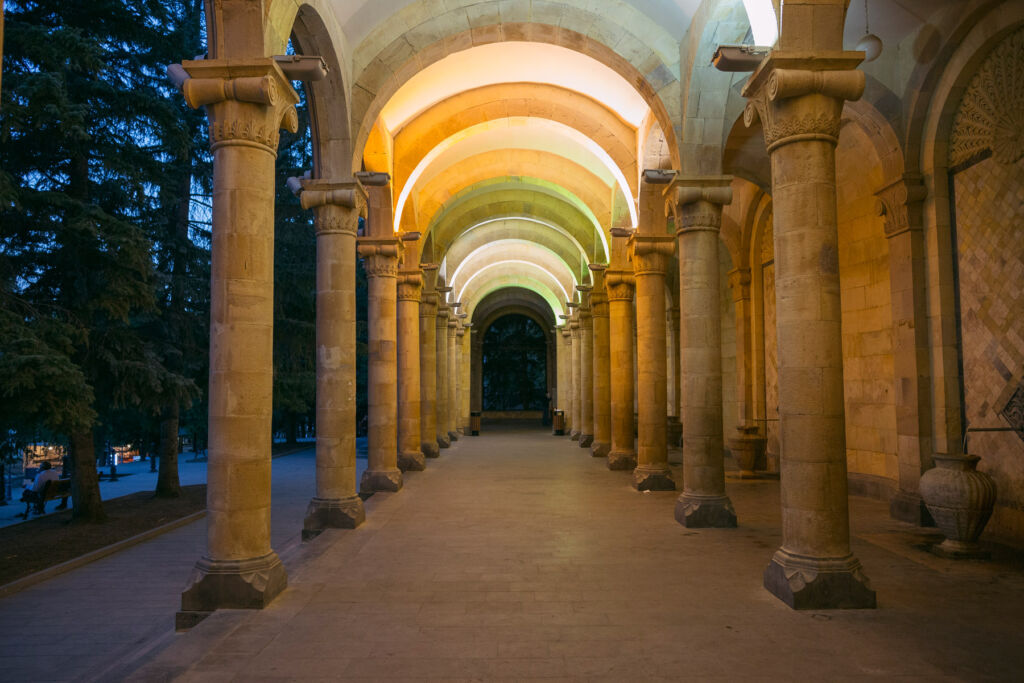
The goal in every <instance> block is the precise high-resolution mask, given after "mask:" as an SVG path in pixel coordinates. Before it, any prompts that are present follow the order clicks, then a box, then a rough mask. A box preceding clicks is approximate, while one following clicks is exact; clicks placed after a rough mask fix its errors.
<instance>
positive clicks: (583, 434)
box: [577, 285, 594, 448]
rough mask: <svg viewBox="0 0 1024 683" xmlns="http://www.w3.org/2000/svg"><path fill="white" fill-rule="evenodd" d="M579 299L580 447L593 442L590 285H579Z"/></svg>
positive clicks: (592, 350)
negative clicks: (580, 302)
mask: <svg viewBox="0 0 1024 683" xmlns="http://www.w3.org/2000/svg"><path fill="white" fill-rule="evenodd" d="M577 289H578V290H580V299H581V300H582V301H583V303H582V304H581V305H580V308H579V320H580V443H579V445H580V448H589V447H590V444H592V443H594V318H593V316H592V315H591V313H590V287H589V286H587V285H579V286H578V287H577Z"/></svg>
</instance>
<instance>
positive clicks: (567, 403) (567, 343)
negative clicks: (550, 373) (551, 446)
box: [558, 318, 575, 435]
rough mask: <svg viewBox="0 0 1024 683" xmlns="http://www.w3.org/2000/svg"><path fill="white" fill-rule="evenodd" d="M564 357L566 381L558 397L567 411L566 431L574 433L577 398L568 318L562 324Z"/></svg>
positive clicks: (569, 433) (563, 408)
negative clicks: (573, 381)
mask: <svg viewBox="0 0 1024 683" xmlns="http://www.w3.org/2000/svg"><path fill="white" fill-rule="evenodd" d="M561 334H562V359H563V360H564V361H565V370H564V372H565V377H564V379H565V381H564V383H563V384H562V385H561V386H562V388H561V389H559V393H558V399H559V401H561V403H562V405H561V408H562V410H564V411H565V433H566V434H568V435H571V434H572V431H573V429H574V428H575V422H573V415H574V411H575V399H574V397H573V393H572V390H573V386H572V377H573V372H572V368H573V362H572V330H571V329H570V321H569V319H568V318H566V320H565V324H564V325H563V326H562V330H561Z"/></svg>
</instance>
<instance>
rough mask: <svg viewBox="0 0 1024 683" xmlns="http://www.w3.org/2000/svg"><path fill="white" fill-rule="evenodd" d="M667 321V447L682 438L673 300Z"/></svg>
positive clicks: (670, 446) (675, 314) (677, 333)
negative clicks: (668, 327) (668, 380)
mask: <svg viewBox="0 0 1024 683" xmlns="http://www.w3.org/2000/svg"><path fill="white" fill-rule="evenodd" d="M666 303H667V302H666ZM667 323H668V324H669V325H671V330H670V331H669V332H670V333H669V335H668V338H669V340H670V343H669V344H668V358H667V362H668V364H669V373H668V374H669V377H671V379H672V384H671V385H670V386H669V387H668V427H667V429H668V431H667V432H666V437H665V438H666V440H667V443H668V447H669V448H677V447H679V446H680V445H681V442H682V438H683V423H682V421H681V420H680V418H681V417H682V414H683V413H682V400H681V399H680V396H679V393H680V387H681V386H682V384H681V382H680V375H681V374H682V372H681V368H680V367H679V305H678V304H676V303H674V302H673V304H672V308H671V309H669V311H668V321H667Z"/></svg>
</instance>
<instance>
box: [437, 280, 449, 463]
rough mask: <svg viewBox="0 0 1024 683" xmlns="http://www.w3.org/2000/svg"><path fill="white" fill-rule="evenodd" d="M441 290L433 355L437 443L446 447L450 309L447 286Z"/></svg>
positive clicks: (447, 444) (447, 445) (447, 440)
mask: <svg viewBox="0 0 1024 683" xmlns="http://www.w3.org/2000/svg"><path fill="white" fill-rule="evenodd" d="M438 291H439V292H441V295H440V298H439V299H438V306H437V321H436V326H435V330H436V334H435V344H436V345H435V347H434V349H435V351H434V353H435V356H436V357H437V381H436V384H437V445H438V446H439V447H440V448H448V447H449V446H451V445H452V440H451V437H449V436H448V380H449V377H448V316H449V315H450V314H451V309H450V308H448V307H447V306H445V305H443V303H442V302H443V300H444V299H443V296H444V294H445V293H446V292H447V291H448V288H447V287H443V288H438Z"/></svg>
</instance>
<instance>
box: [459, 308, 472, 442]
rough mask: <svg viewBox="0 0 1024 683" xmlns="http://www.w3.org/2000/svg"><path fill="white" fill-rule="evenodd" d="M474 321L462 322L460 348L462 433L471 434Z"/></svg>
mask: <svg viewBox="0 0 1024 683" xmlns="http://www.w3.org/2000/svg"><path fill="white" fill-rule="evenodd" d="M472 329H473V323H467V322H464V323H463V324H462V331H463V332H464V333H465V334H464V335H463V337H462V346H461V347H460V348H459V353H460V354H461V356H462V360H460V361H459V368H460V370H459V373H460V376H461V378H462V401H461V406H462V433H463V434H471V433H472V431H473V430H472V427H471V425H470V422H471V420H470V415H469V413H470V411H471V410H472V408H471V407H470V406H471V401H472V395H473V383H472V382H473V372H472V367H473V347H472V342H473V331H472Z"/></svg>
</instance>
